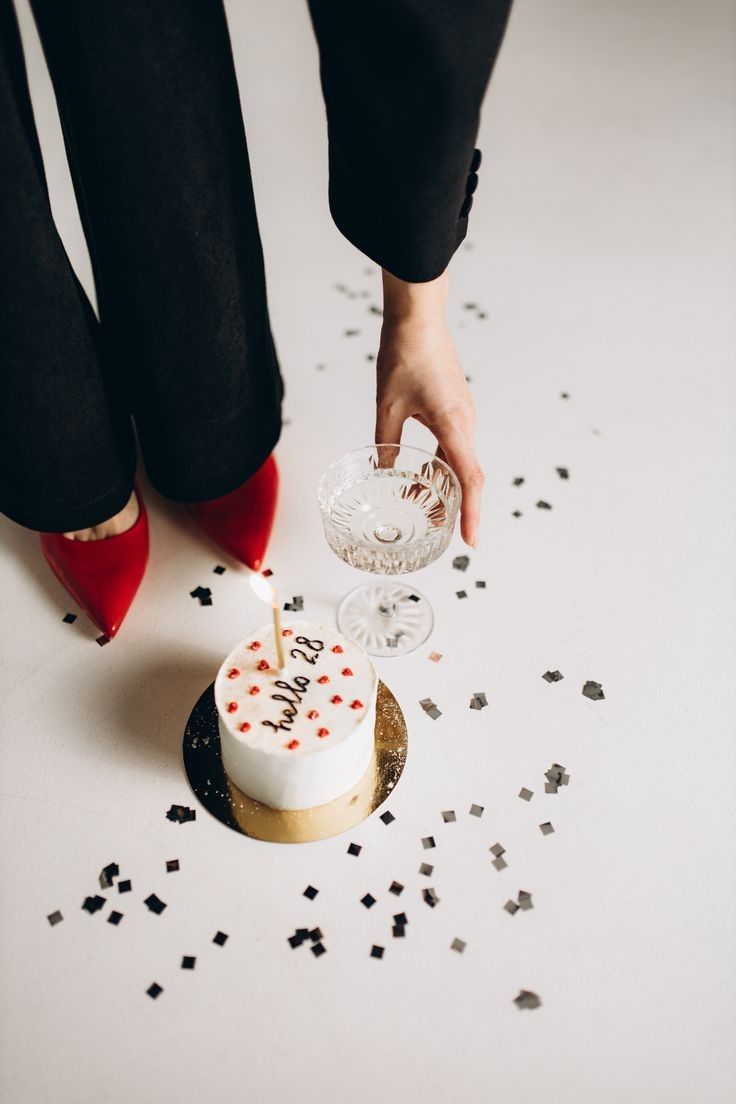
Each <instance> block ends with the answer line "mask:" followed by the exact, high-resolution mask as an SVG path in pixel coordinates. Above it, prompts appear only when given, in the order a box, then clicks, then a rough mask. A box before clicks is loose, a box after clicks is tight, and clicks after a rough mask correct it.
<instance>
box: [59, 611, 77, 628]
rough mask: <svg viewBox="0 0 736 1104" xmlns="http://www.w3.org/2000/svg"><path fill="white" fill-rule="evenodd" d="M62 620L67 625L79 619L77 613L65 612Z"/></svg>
mask: <svg viewBox="0 0 736 1104" xmlns="http://www.w3.org/2000/svg"><path fill="white" fill-rule="evenodd" d="M61 620H62V621H63V622H64V624H65V625H73V624H74V622H75V621H76V620H77V615H76V613H65V614H64V616H63V617H62V619H61Z"/></svg>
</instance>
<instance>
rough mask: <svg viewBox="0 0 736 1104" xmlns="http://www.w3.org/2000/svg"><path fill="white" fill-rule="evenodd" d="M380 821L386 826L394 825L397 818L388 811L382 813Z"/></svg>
mask: <svg viewBox="0 0 736 1104" xmlns="http://www.w3.org/2000/svg"><path fill="white" fill-rule="evenodd" d="M380 819H381V820H382V821H383V823H384V824H392V823H393V822H394V821H395V820H396V817H395V816H394V814H393V813H390V812H389V811H388V809H387V810H386V812H385V813H381V817H380Z"/></svg>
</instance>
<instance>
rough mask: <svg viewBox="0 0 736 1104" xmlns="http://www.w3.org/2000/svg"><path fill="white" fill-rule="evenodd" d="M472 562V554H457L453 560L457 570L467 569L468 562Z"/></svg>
mask: <svg viewBox="0 0 736 1104" xmlns="http://www.w3.org/2000/svg"><path fill="white" fill-rule="evenodd" d="M469 563H470V556H456V557H455V559H454V560H453V561H452V566H453V567H454V568H455V569H456V570H457V571H467V569H468V564H469Z"/></svg>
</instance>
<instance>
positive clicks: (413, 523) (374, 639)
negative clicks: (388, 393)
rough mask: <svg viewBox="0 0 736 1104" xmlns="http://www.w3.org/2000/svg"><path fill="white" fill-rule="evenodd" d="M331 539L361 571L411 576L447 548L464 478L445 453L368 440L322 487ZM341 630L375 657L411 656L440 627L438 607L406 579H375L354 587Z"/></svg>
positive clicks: (343, 606)
mask: <svg viewBox="0 0 736 1104" xmlns="http://www.w3.org/2000/svg"><path fill="white" fill-rule="evenodd" d="M317 497H318V500H319V505H320V510H321V512H322V523H323V525H324V530H325V536H326V537H327V543H328V544H329V546H330V548H331V549H332V551H333V552H334V553H335V554H336V555H338V556H339V557H340V559H341V560H345V562H346V563H349V564H352V566H353V567H357V568H359V569H360V570H361V571H370V572H373V573H375V574H378V575H403V574H406V572H409V571H418V570H419V568H421V567H426V566H427V565H428V564H431V563H433V562H434V560H436V559H437V557H438V556H441V555H442V553H443V552H444V551H445V549H446V548H447V546H448V544H449V543H450V538H451V537H452V532H453V529H454V527H455V521H456V519H457V514H458V510H459V508H460V501H461V497H462V496H461V491H460V484H459V483H458V480H457V476H456V475H455V473H454V472H453V470H452V469H451V468H450V467H449V466H448V465H447V464H446V463H445V462H444V460H440V459H439V457H437V456H435V455H434V454H433V453H431V452H426V451H425V450H424V449H419V448H412V447H410V446H408V445H390V444H385V445H367V446H365V447H364V448H359V449H356V450H355V451H354V452H349V453H348V454H347V455H346V456H343V457H342V459H341V460H337V461H336V462H335V463H334V464H332V465H331V466H330V467H329V468H328V469H327V471H326V472H325V473H324V475H323V476H322V478H321V480H320V482H319V487H318V491H317ZM337 624H338V628H339V629H340V632H343V633H344V634H345V635H346V636H348V637H351V638H352V639H353V640H356V641H357V642H358V643H359V644H360V645H361V646H362V647H363V648H364V649H365V650H366V652H368V653H369V655H375V656H396V655H405V654H406V653H407V652H411V651H413V650H414V648H416V647H418V646H419V645H420V644H422V643H423V642H424V641H425V640H426V639H427V637H428V636H429V634H430V632H431V631H432V626H433V624H434V614H433V613H432V607H431V605H430V604H429V602H428V601H427V599H426V598H425V597H424V595H423V594H420V593H419V591H417V590H415V589H414V588H413V587H412V586H408V585H407V584H406V583H400V582H393V581H392V580H389V579H385V580H375V581H373V582H370V583H365V584H364V585H362V586H359V587H357V588H356V589H355V590H353V591H351V592H350V594H348V595H347V596H346V597H345V598H343V600H342V602H341V603H340V607H339V609H338V612H337Z"/></svg>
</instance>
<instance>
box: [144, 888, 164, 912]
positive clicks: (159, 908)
mask: <svg viewBox="0 0 736 1104" xmlns="http://www.w3.org/2000/svg"><path fill="white" fill-rule="evenodd" d="M143 904H144V905H145V906H146V908H148V909H150V911H151V912H155V913H156V915H157V916H160V915H161V913H162V912H163V911H164V909H165V908H166V907H167V905H166V902H165V901H162V900H161V898H160V897H157V896H156V894H155V893H150V894H149V895H148V897H146V899H145V901H144V902H143Z"/></svg>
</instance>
